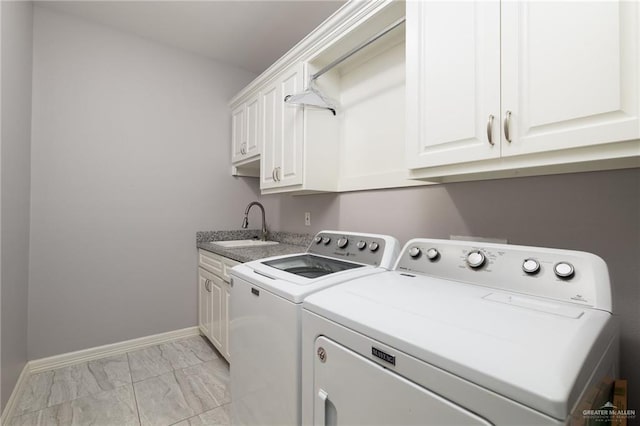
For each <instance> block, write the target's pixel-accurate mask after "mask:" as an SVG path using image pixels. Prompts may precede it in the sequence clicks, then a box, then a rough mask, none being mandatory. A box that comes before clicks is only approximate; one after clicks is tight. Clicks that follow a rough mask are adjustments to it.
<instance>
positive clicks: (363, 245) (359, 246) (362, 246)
mask: <svg viewBox="0 0 640 426" xmlns="http://www.w3.org/2000/svg"><path fill="white" fill-rule="evenodd" d="M366 246H367V243H366V242H365V241H362V240H360V241H358V242H357V243H356V247H358V249H359V250H363V249H364V248H365V247H366Z"/></svg>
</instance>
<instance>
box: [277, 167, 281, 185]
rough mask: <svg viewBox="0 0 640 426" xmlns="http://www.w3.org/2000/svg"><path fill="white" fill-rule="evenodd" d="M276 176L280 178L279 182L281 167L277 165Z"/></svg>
mask: <svg viewBox="0 0 640 426" xmlns="http://www.w3.org/2000/svg"><path fill="white" fill-rule="evenodd" d="M276 178H277V179H278V182H280V167H276Z"/></svg>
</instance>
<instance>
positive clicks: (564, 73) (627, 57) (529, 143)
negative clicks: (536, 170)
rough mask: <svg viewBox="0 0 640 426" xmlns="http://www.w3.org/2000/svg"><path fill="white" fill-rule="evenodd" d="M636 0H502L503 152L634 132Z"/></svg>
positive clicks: (637, 131)
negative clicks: (505, 136) (505, 128)
mask: <svg viewBox="0 0 640 426" xmlns="http://www.w3.org/2000/svg"><path fill="white" fill-rule="evenodd" d="M639 20H640V19H639V12H638V3H637V2H629V1H622V2H616V1H602V2H536V1H532V2H524V1H523V2H520V1H518V2H504V3H503V4H502V55H503V56H502V108H503V117H504V114H507V113H508V112H510V113H511V118H510V120H509V121H510V122H508V123H506V125H507V126H508V131H509V133H510V139H511V143H508V142H505V143H504V146H503V155H506V156H509V155H518V154H526V153H535V152H542V151H551V150H559V149H565V148H574V147H581V146H588V145H595V144H602V143H607V142H615V141H623V140H631V139H637V138H638V137H640V122H639V120H638V109H639V105H640V101H639V95H638V93H639V91H638V79H639V75H640V74H639V72H640V69H639V66H638V61H639V60H640V51H639V47H638V44H639V40H640V36H639V33H638V23H639Z"/></svg>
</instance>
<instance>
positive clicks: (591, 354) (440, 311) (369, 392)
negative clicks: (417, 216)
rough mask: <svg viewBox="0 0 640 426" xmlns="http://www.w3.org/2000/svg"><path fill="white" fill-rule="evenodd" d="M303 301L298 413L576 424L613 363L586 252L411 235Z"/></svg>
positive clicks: (325, 418) (313, 419) (603, 275)
mask: <svg viewBox="0 0 640 426" xmlns="http://www.w3.org/2000/svg"><path fill="white" fill-rule="evenodd" d="M303 306H304V309H303V314H302V324H303V342H302V343H303V347H302V352H303V385H302V386H303V397H302V398H303V424H314V425H324V424H332V425H418V424H419V425H431V424H433V425H463V424H474V425H489V424H506V425H516V424H522V425H538V424H547V425H556V424H558V425H559V424H566V423H573V422H576V423H579V424H584V423H585V419H584V418H583V416H582V411H583V409H588V408H593V407H600V406H602V404H604V403H605V402H606V401H607V400H608V398H609V394H608V392H609V390H610V388H611V383H612V381H613V379H614V378H615V377H616V374H617V362H618V340H619V338H618V324H617V321H616V320H615V318H614V317H613V316H612V305H611V290H610V285H609V275H608V272H607V267H606V265H605V263H604V261H603V260H602V259H600V258H599V257H597V256H595V255H592V254H589V253H584V252H577V251H568V250H555V249H545V248H536V247H524V246H514V245H506V244H505V245H501V244H488V243H487V244H484V243H474V242H461V241H449V240H430V239H414V240H411V241H409V242H408V243H407V245H406V246H405V247H404V249H403V251H402V253H401V255H400V257H399V259H398V263H397V265H396V267H395V268H394V270H393V271H389V272H385V273H382V274H377V275H374V276H370V277H364V278H359V279H355V280H352V281H350V282H348V283H344V284H342V285H340V286H337V287H333V288H330V289H327V290H324V291H321V292H318V293H315V294H313V295H311V296H309V297H308V298H307V299H305V301H304V304H303Z"/></svg>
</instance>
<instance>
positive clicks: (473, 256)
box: [467, 250, 486, 269]
mask: <svg viewBox="0 0 640 426" xmlns="http://www.w3.org/2000/svg"><path fill="white" fill-rule="evenodd" d="M485 259H486V258H485V256H484V253H483V252H481V251H480V250H475V251H472V252H471V253H469V254H468V255H467V265H469V266H471V267H472V268H473V269H478V268H479V267H481V266H482V265H484V261H485Z"/></svg>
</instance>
